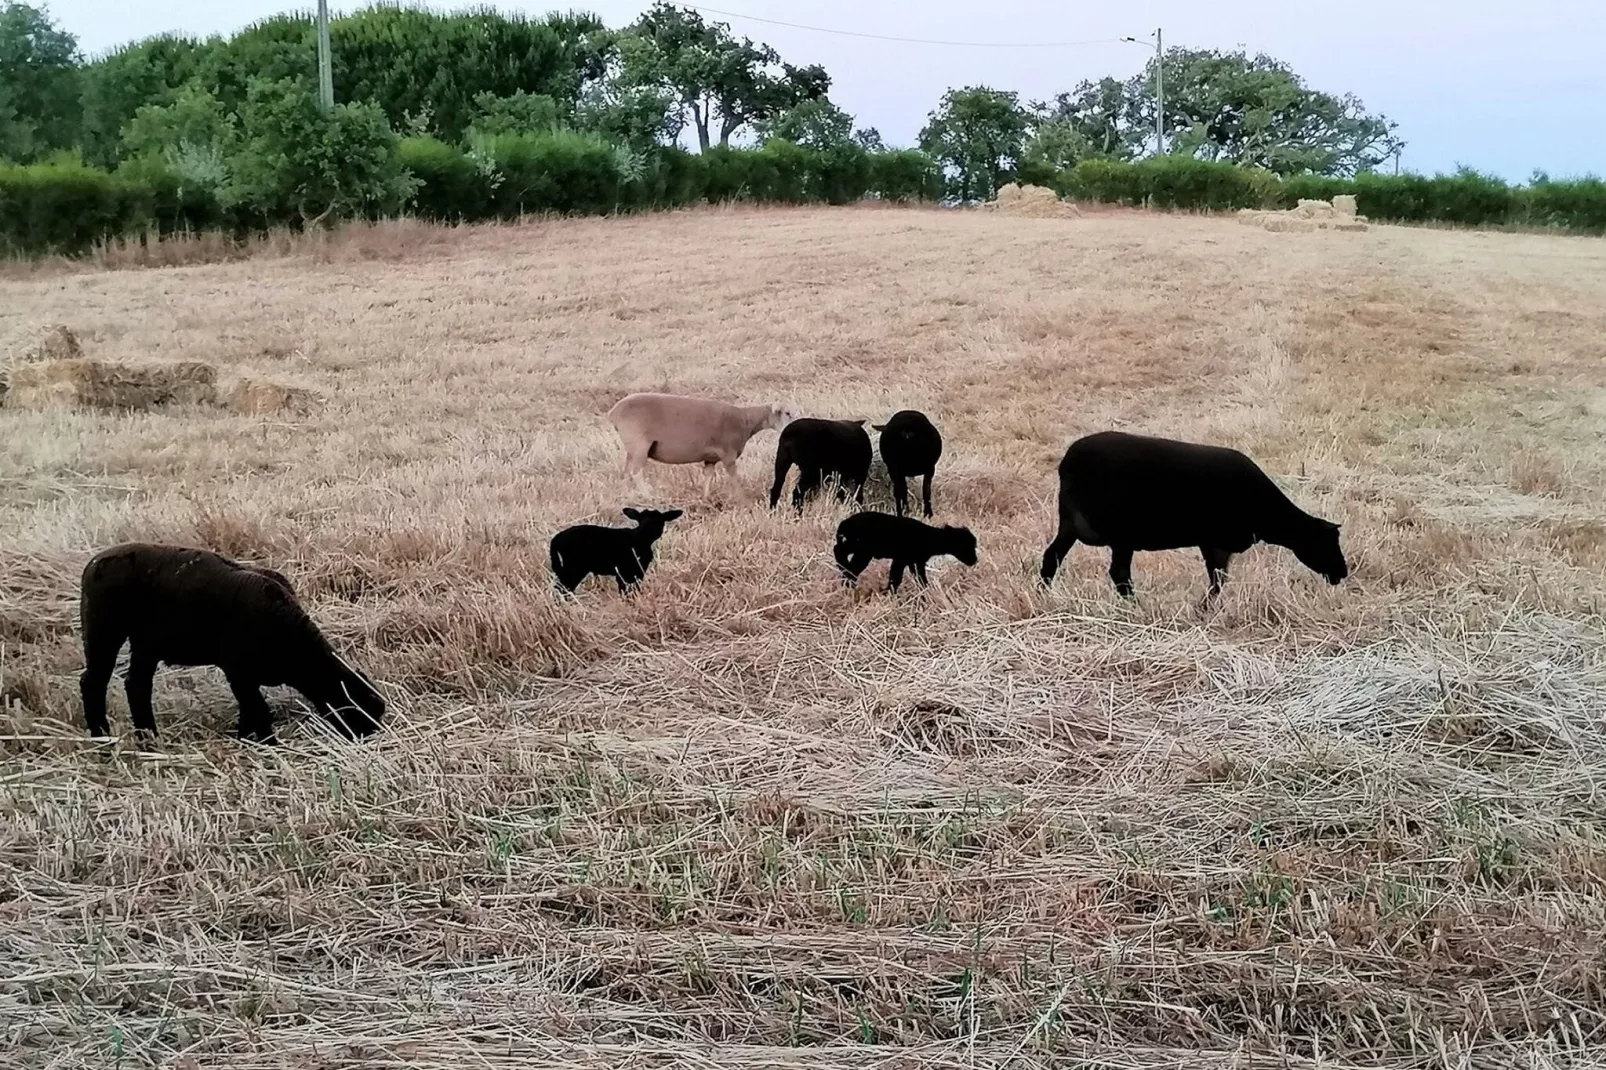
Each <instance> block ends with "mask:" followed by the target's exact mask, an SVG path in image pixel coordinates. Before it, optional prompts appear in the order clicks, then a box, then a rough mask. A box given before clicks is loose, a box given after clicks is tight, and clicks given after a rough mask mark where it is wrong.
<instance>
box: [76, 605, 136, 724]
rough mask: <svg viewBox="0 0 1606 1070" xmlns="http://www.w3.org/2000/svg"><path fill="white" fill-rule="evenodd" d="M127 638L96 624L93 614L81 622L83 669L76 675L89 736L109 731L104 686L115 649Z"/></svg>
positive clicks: (108, 681) (113, 664) (112, 666)
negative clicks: (82, 632) (82, 629)
mask: <svg viewBox="0 0 1606 1070" xmlns="http://www.w3.org/2000/svg"><path fill="white" fill-rule="evenodd" d="M126 638H127V636H125V635H123V634H122V632H121V631H117V630H111V629H108V628H106V627H105V626H104V625H103V624H97V623H96V622H95V618H94V616H93V615H91V616H89V617H88V619H86V620H85V621H84V671H83V673H82V674H81V675H80V676H79V677H78V693H79V694H80V695H81V696H83V700H84V727H85V728H86V729H88V730H89V734H90V735H92V736H96V737H101V736H106V735H109V734H110V733H111V724H110V722H109V721H108V720H107V718H106V688H107V687H109V686H111V682H112V670H113V669H115V668H117V652H118V651H119V650H121V649H122V647H123V640H124V639H126Z"/></svg>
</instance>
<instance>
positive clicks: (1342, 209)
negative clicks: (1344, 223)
mask: <svg viewBox="0 0 1606 1070" xmlns="http://www.w3.org/2000/svg"><path fill="white" fill-rule="evenodd" d="M1333 212H1334V213H1335V214H1336V215H1338V216H1339V217H1340V218H1341V219H1354V218H1355V194H1353V193H1340V194H1339V195H1338V196H1336V197H1334V198H1333Z"/></svg>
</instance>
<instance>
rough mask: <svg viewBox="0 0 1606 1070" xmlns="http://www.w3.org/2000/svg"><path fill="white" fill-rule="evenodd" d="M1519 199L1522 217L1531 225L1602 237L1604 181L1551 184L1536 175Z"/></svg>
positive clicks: (1604, 228) (1605, 206)
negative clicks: (1566, 229)
mask: <svg viewBox="0 0 1606 1070" xmlns="http://www.w3.org/2000/svg"><path fill="white" fill-rule="evenodd" d="M1523 200H1524V202H1525V203H1524V206H1523V211H1524V214H1525V216H1526V217H1527V220H1528V222H1530V223H1532V224H1534V225H1535V226H1541V227H1566V228H1568V229H1569V230H1578V231H1583V232H1584V233H1586V234H1606V182H1603V181H1601V180H1600V179H1598V178H1594V177H1588V178H1579V179H1573V180H1572V181H1569V182H1552V181H1551V180H1550V179H1549V178H1548V177H1546V176H1544V175H1536V176H1534V181H1533V184H1532V185H1531V186H1529V187H1528V189H1527V190H1526V191H1524V197H1523Z"/></svg>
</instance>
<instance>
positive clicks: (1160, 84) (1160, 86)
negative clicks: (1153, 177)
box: [1121, 28, 1165, 156]
mask: <svg viewBox="0 0 1606 1070" xmlns="http://www.w3.org/2000/svg"><path fill="white" fill-rule="evenodd" d="M1121 40H1123V41H1130V42H1132V43H1133V44H1135V45H1140V44H1142V43H1143V42H1142V41H1139V40H1138V39H1137V38H1136V37H1123V38H1121ZM1164 66H1165V39H1164V37H1163V36H1162V35H1161V33H1160V29H1159V28H1156V29H1155V31H1154V154H1155V155H1156V156H1164V155H1165V75H1164V74H1163V73H1162V72H1161V68H1163V67H1164Z"/></svg>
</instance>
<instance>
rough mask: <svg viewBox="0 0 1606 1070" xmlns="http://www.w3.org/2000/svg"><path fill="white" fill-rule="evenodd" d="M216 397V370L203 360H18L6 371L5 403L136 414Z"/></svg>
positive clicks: (212, 400) (38, 407) (201, 401)
mask: <svg viewBox="0 0 1606 1070" xmlns="http://www.w3.org/2000/svg"><path fill="white" fill-rule="evenodd" d="M216 401H217V370H216V369H215V368H213V367H212V365H210V364H207V363H205V362H204V361H175V362H171V363H164V364H116V363H112V362H110V361H103V360H90V359H87V358H76V359H71V360H48V361H40V362H37V363H33V364H24V365H21V366H20V367H17V368H14V369H13V370H12V373H11V389H10V392H9V393H8V395H7V397H6V403H7V404H8V405H15V406H18V407H21V408H32V409H60V408H80V409H100V410H103V411H118V410H128V411H134V412H141V411H144V410H146V409H154V408H157V407H159V406H162V405H170V404H179V405H210V404H214V403H215V402H216Z"/></svg>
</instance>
